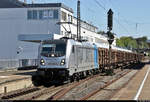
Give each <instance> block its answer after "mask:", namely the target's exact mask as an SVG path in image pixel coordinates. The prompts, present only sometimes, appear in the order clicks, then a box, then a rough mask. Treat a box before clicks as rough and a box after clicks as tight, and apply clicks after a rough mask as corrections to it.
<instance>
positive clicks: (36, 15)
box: [33, 10, 38, 19]
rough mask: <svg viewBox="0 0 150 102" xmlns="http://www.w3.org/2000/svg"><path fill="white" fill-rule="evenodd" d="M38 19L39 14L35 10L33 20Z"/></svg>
mask: <svg viewBox="0 0 150 102" xmlns="http://www.w3.org/2000/svg"><path fill="white" fill-rule="evenodd" d="M37 18H38V14H37V11H36V10H33V19H37Z"/></svg>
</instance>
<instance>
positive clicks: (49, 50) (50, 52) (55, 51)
mask: <svg viewBox="0 0 150 102" xmlns="http://www.w3.org/2000/svg"><path fill="white" fill-rule="evenodd" d="M65 54H66V44H65V43H60V44H43V45H42V51H41V55H42V56H45V57H62V56H65Z"/></svg>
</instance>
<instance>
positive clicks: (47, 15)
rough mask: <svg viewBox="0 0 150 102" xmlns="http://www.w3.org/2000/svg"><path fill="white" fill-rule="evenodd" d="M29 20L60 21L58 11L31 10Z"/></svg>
mask: <svg viewBox="0 0 150 102" xmlns="http://www.w3.org/2000/svg"><path fill="white" fill-rule="evenodd" d="M27 16H28V17H27V18H28V19H40V20H41V19H58V10H29V11H28V14H27Z"/></svg>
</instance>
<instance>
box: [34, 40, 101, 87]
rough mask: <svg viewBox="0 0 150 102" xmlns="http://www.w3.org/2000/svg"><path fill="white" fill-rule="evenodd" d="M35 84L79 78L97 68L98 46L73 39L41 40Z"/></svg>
mask: <svg viewBox="0 0 150 102" xmlns="http://www.w3.org/2000/svg"><path fill="white" fill-rule="evenodd" d="M38 52H39V53H38V68H37V72H36V74H35V75H34V76H32V81H33V83H34V84H35V85H38V84H41V83H51V82H52V81H53V82H54V81H62V82H64V81H65V80H71V81H74V80H75V79H79V78H81V77H86V76H87V75H89V74H90V73H91V72H96V71H98V70H99V64H98V63H99V62H98V48H97V47H96V45H94V44H92V43H90V42H79V41H75V40H73V39H59V40H45V41H42V42H41V44H40V46H39V51H38Z"/></svg>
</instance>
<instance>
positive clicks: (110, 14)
mask: <svg viewBox="0 0 150 102" xmlns="http://www.w3.org/2000/svg"><path fill="white" fill-rule="evenodd" d="M107 14H108V25H107V27H108V32H107V35H108V43H109V70H107V73H108V74H111V75H112V74H113V73H114V70H113V68H111V45H112V43H113V41H114V35H113V34H112V33H111V30H112V28H113V11H112V10H111V9H109V11H108V13H107Z"/></svg>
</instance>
